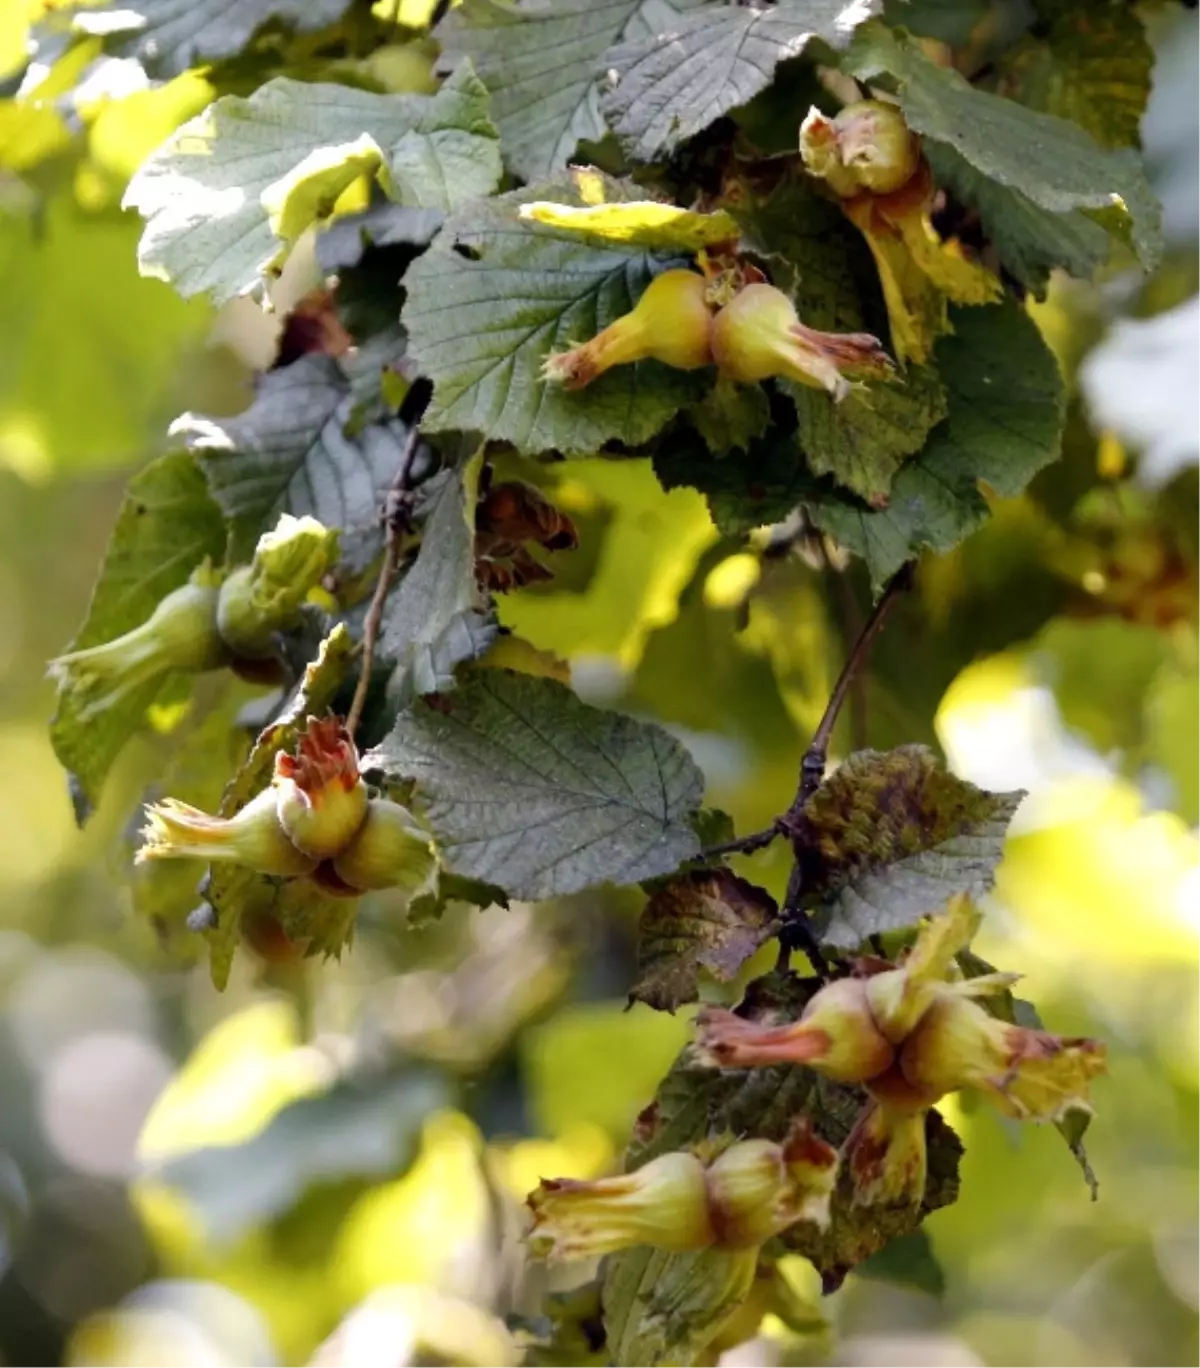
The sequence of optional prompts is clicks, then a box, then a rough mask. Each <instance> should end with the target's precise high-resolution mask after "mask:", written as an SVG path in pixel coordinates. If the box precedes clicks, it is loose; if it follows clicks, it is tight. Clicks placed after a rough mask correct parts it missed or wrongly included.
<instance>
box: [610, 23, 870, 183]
mask: <svg viewBox="0 0 1200 1368" xmlns="http://www.w3.org/2000/svg"><path fill="white" fill-rule="evenodd" d="M878 9H879V5H878V0H849V3H847V0H780V3H779V4H777V5H772V6H771V7H770V8H760V7H758V6H755V5H737V6H733V5H707V6H705V7H704V8H702V9H697V10H695V11H694V12H693V13H691V14H687V15H684V16H682V17H681V18H680V19H679V20H677V21H676V22H675V23H673V24H671V25H670V26H669V27H666V28H663V29H661V30H660V31H659V32H658V33H655V34H653V35H652V36H651V37H649V38H638V39H634V40H633V41H630V42H626V43H621V44H619V45H618V46H616V47H614V48H612V49H611V50H610V51H609V52H608V53H606V54H605V57H604V61H603V66H604V70H605V72H606V73H607V74H606V87H607V88H606V90H605V93H604V95H603V97H602V99H601V102H600V103H601V109H602V110H603V112H604V116H605V118H606V119H607V120H608V122H609V125H610V126H611V128H612V130H613V132H614V133H615V134H616V135H617V138H618V139H619V141H620V142H621V145H622V146H623V147H624V149H625V151H626V152H627V153H629V155H630V156H632V157H634V158H635V159H637V160H639V161H644V162H648V161H652V160H653V159H654V158H655V157H657V156H660V155H662V154H663V153H669V152H671V151H673V150H674V149H675V148H676V147H677V146H678V145H679V144H680V143H682V142H686V141H687V139H689V138H691V137H694V136H695V134H697V133H699V132H701V131H702V130H703V129H705V128H707V127H708V125H709V124H711V123H713V122H714V121H715V120H716V119H719V118H720V117H721V115H722V114H725V113H727V112H728V111H729V110H731V109H733V108H735V107H736V106H738V105H743V104H745V103H746V102H747V101H749V100H751V99H753V98H754V96H755V95H757V94H758V93H759V91H761V90H765V89H766V87H767V86H769V85H770V84H771V80H772V78H773V77H774V75H775V68H776V67H777V66H778V65H779V63H780V62H783V61H787V60H788V59H789V58H791V57H798V56H800V54H801V53H802V52H804V50H805V49H806V48H807V47H808V44H809V43H810V41H811V40H812V39H814V38H819V39H823V40H824V42H825V43H827V44H828V45H829V46H830V47H832V48H835V49H839V48H843V47H845V46H846V44H847V43H848V42H849V41H850V39H851V37H852V36H853V34H854V30H855V28H856V27H857V26H858V25H859V24H861V23H862V22H863V21H864V20H865V19H869V18H870V17H871V15H872V13H874V12H877V11H878Z"/></svg>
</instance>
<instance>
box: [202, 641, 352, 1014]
mask: <svg viewBox="0 0 1200 1368" xmlns="http://www.w3.org/2000/svg"><path fill="white" fill-rule="evenodd" d="M354 649H355V648H354V641H353V639H352V638H351V636H350V633H349V632H348V631H347V630H346V628H345V627H344V626H342V625H341V624H340V623H339V624H338V626H337V627H335V628H334V629H333V631H332V632H331V633H330V634H329V636H328V637H326V638H325V640H324V641H323V642H322V643H321V649H320V651H319V653H318V655H317V658H316V659H315V660H314V661H313V662H312V664H311V665H309V667H308V669H307V670H305V672H304V678H303V680H302V681H301V683H300V686H299V687H298V688H297V689H296V691H295V693H294V694H293V695H292V697H291V699H289V700H288V703H287V706H286V707H285V708H284V709H283V710H282V711H281V712H280V714H279V716H278V717H277V718H276V719H275V720H274V721H273V722H271V723H270V724H269V725H268V726H266V727H264V728H263V730H262V731H261V732H260V733H259V735H258V737H257V739H256V740H255V742H254V746H253V748H252V749H251V751H250V754H249V756H247V758H246V762H245V764H243V765H242V767H241V768H240V769H239V770H238V772H237V773H236V774H235V775H234V777H233V778H232V779H231V780H230V781H229V783H228V784H227V785H226V787H225V793H224V796H223V797H222V799H221V810H220V815H221V816H222V817H232V816H233V814H234V813H235V812H237V811H238V810H239V809H240V808H242V807H245V805H246V804H247V803H248V802H249V801H250V799H251V798H253V797H255V796H256V795H257V794H258V793H260V792H261V791H262V790H263V789H264V788H266V786H267V785H268V784H269V783H270V781H271V775H272V773H273V772H274V767H275V756H276V754H277V752H279V751H281V750H287V749H291V748H292V747H293V746H295V744H296V739H297V737H298V735H299V733H300V730H301V728H302V727H303V726H304V722H305V719H306V718H307V717H308V716H309V715H310V714H314V715H316V716H318V717H319V716H321V714H323V713H325V712H327V711H328V709H329V705H330V704H331V703H332V701H333V698H334V695H335V694H336V693H337V691H338V689H339V688H340V686H341V684H342V681H343V679H345V677H346V675H347V673H348V672H349V669H350V662H351V659H352V658H353V655H354ZM203 894H204V899H205V901H206V902H207V903H208V905H209V907H210V908H211V909H212V916H211V917H210V918H209V919H208V921H207V923H206V924H202V926H201V929H203V931H204V936H205V939H206V940H207V941H208V949H209V959H210V964H209V968H210V972H211V974H212V981H213V985H214V987H216V989H217V991H218V992H222V991H224V988H225V985H226V983H228V981H229V970H230V968H231V967H232V965H233V956H234V952H235V951H236V950H237V947H238V942H239V940H240V938H241V928H242V920H243V918H245V917H248V916H250V915H252V914H269V915H271V916H274V917H275V918H276V919H277V920H278V921H279V922H280V924H281V925H282V926H283V928H284V930H285V931H286V932H287V933H288V934H289V935H292V936H304V937H306V938H311V940H312V942H313V943H312V944H311V945H310V947H309V950H310V953H316V952H324V953H326V954H335V953H337V951H338V950H339V949H340V947H341V945H342V944H343V943H344V941H345V940H346V939H347V938H348V936H349V932H350V930H351V924H352V921H353V917H354V910H355V908H356V907H357V900H355V899H353V898H329V897H326V896H325V895H323V894H321V892H320V890H318V889H317V888H316V886H315V885H313V884H311V883H309V881H308V880H306V879H302V880H290V881H287V882H284V883H280V882H279V881H278V880H276V879H270V878H267V877H266V876H265V875H262V874H256V873H255V872H254V871H253V870H250V869H244V868H243V867H242V866H241V865H233V864H214V865H213V866H212V867H211V868H210V870H209V875H208V879H207V881H206V883H205V886H204V888H203Z"/></svg>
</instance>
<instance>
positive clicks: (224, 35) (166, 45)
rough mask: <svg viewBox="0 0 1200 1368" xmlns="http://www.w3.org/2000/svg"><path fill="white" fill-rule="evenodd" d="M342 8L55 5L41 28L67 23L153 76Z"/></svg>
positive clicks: (174, 72)
mask: <svg viewBox="0 0 1200 1368" xmlns="http://www.w3.org/2000/svg"><path fill="white" fill-rule="evenodd" d="M346 7H347V0H133V3H127V2H126V0H113V3H109V4H101V5H96V4H86V3H84V4H79V5H73V6H72V5H63V6H61V7H56V8H55V10H53V11H52V14H51V18H50V19H49V20H48V21H47V24H46V27H47V28H48V29H50V30H52V31H53V30H56V29H59V28H61V27H63V26H64V24H65V23H69V24H70V25H71V27H72V28H73V30H74V31H75V32H77V33H97V34H102V35H104V37H105V47H106V49H107V50H108V51H109V52H110V53H112V55H113V56H117V57H134V58H136V59H137V60H138V61H140V62H142V63H143V64H144V65H145V66H146V68H147V70H149V71H152V72H153V73H154V74H155V75H156V76H178V75H179V74H180V73H181V72H183V71H186V70H187V68H188V67H193V66H200V65H202V64H203V63H205V62H211V61H215V60H217V59H219V58H222V57H232V56H233V55H234V54H235V53H238V52H240V51H241V49H242V48H243V47H245V46H246V45H247V44H248V43H249V42H250V40H251V38H253V37H254V36H255V35H256V34H258V33H260V32H262V31H264V30H265V29H266V28H267V27H268V26H270V28H271V29H273V30H275V31H279V30H283V31H284V32H293V33H311V32H312V31H313V30H315V29H320V28H324V27H325V25H327V24H332V23H333V22H334V21H335V20H337V19H339V18H340V17H341V15H342V13H343V11H344V10H345V9H346Z"/></svg>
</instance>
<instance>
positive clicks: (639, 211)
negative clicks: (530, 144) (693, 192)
mask: <svg viewBox="0 0 1200 1368" xmlns="http://www.w3.org/2000/svg"><path fill="white" fill-rule="evenodd" d="M520 212H521V217H522V218H523V219H530V220H532V221H533V222H534V223H544V224H546V226H547V227H550V228H565V229H566V230H567V231H568V232H572V233H587V234H588V235H589V236H591V237H598V238H603V239H604V240H605V241H607V242H630V243H637V244H639V245H640V246H643V247H657V248H664V249H669V250H673V251H680V252H698V251H700V250H701V248H704V247H713V246H716V245H717V244H718V243H721V242H732V241H734V240H736V238H737V236H738V226H737V223H736V222H735V221H734V220H733V219H732V218H731V217H730V216H729V215H728V214H727V213H726V212H725V211H724V210H723V209H719V210H717V212H716V213H715V214H700V213H697V212H696V211H695V210H693V209H680V208H679V207H678V206H677V205H674V204H660V203H659V202H658V201H657V200H636V201H634V202H633V203H630V204H592V205H587V206H585V207H583V208H578V207H575V206H572V205H569V204H553V203H551V202H550V201H549V200H535V201H534V202H533V203H532V204H523V205H522V206H521V211H520Z"/></svg>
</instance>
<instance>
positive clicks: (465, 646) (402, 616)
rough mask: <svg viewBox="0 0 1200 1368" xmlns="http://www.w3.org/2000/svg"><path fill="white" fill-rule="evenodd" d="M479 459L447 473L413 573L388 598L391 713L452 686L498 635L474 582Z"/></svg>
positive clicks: (385, 631)
mask: <svg viewBox="0 0 1200 1368" xmlns="http://www.w3.org/2000/svg"><path fill="white" fill-rule="evenodd" d="M480 461H481V458H479V457H476V458H474V459H472V460H471V461H470V462H468V463H467V465H466V466H465V467H464V468H462V469H461V470H455V471H451V472H450V474H449V477H448V478H447V479H446V481H445V483H444V484H443V485H442V487H441V489H440V490H439V491H438V493H437V497H436V499H435V501H434V504H433V507H432V508H431V510H430V512H429V515H428V517H427V518H426V520H425V528H424V532H423V535H422V541H421V550H420V552H419V553H418V555H417V559H416V560H415V561H414V563H413V566H412V568H411V569H410V570H409V572H408V573H407V574H406V575H405V576H404V578H403V579H402V580H401V581H400V584H399V585H398V587H397V588H396V589H395V590H394V591H393V593H392V595H391V597H390V598H389V599H388V602H387V607H386V608H385V610H384V616H383V624H382V631H381V632H380V635H379V652H380V654H381V655H384V656H388V657H390V658H391V659H392V660H394V661H395V662H396V665H395V669H394V671H393V673H392V676H391V679H390V681H389V683H388V699H389V702H390V703H391V704H392V705H393V707H406V706H407V705H408V704H409V703H411V702H412V700H413V699H414V698H415V697H417V696H419V695H421V694H429V693H444V692H446V691H447V690H449V689H452V688H453V687H454V667H455V666H456V665H459V664H461V663H462V662H463V661H464V660H475V659H478V657H479V656H481V655H482V654H483V653H484V651H486V650H487V648H488V646H489V645H490V644H491V642H492V640H493V638H494V637H495V634H496V624H495V618H494V614H493V613H492V612H491V611H490V609H489V608H488V605H487V603H486V600H485V597H484V595H483V594H482V593H481V591H480V589H479V584H478V581H477V580H476V577H475V500H476V491H477V487H478V483H479V466H480Z"/></svg>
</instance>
